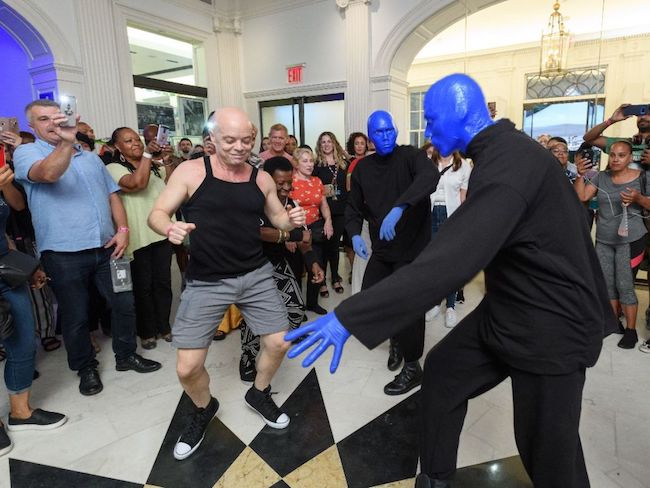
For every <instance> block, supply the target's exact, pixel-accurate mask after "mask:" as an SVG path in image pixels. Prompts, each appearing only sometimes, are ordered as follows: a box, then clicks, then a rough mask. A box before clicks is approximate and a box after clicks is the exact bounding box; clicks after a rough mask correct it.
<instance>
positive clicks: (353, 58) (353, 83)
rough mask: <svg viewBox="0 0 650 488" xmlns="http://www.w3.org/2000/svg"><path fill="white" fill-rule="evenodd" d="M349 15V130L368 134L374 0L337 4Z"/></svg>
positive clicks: (347, 120) (347, 35)
mask: <svg viewBox="0 0 650 488" xmlns="http://www.w3.org/2000/svg"><path fill="white" fill-rule="evenodd" d="M336 4H337V5H338V7H339V8H341V9H342V10H344V13H345V40H346V50H345V67H346V75H347V90H346V93H345V130H346V133H348V134H349V133H351V132H354V131H361V132H364V133H365V132H366V130H367V129H366V126H367V120H368V115H370V10H369V5H370V0H336Z"/></svg>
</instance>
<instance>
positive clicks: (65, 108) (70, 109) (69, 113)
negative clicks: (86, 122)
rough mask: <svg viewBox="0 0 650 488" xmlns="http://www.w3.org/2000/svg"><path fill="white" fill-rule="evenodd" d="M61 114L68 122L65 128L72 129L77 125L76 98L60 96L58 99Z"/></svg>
mask: <svg viewBox="0 0 650 488" xmlns="http://www.w3.org/2000/svg"><path fill="white" fill-rule="evenodd" d="M60 105H61V113H62V114H63V115H65V116H66V117H67V118H68V120H67V121H66V123H65V127H74V126H76V125H77V97H73V96H72V95H61V99H60Z"/></svg>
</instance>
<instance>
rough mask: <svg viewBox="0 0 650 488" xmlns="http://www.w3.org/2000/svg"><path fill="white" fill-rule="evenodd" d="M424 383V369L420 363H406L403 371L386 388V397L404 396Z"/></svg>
mask: <svg viewBox="0 0 650 488" xmlns="http://www.w3.org/2000/svg"><path fill="white" fill-rule="evenodd" d="M421 383H422V368H421V367H420V363H419V362H418V361H413V362H410V363H404V367H403V368H402V371H400V372H399V374H398V375H397V376H395V379H394V380H393V381H391V382H390V383H388V384H387V385H386V386H384V393H386V395H403V394H404V393H407V392H409V391H411V390H412V389H413V388H415V387H416V386H419V385H420V384H421Z"/></svg>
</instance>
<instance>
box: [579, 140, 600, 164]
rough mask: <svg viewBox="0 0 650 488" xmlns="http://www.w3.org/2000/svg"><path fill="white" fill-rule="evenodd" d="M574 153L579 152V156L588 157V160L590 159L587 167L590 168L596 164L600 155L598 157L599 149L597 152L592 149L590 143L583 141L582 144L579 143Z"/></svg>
mask: <svg viewBox="0 0 650 488" xmlns="http://www.w3.org/2000/svg"><path fill="white" fill-rule="evenodd" d="M576 154H579V155H580V157H582V158H584V159H588V160H589V161H591V162H590V163H589V166H588V167H589V168H592V167H594V166H596V165H597V163H598V162H599V161H597V160H600V157H599V156H600V151H599V152H598V153H596V151H594V148H593V147H592V145H591V144H589V143H587V142H583V143H582V144H580V147H579V148H578V150H577V151H576Z"/></svg>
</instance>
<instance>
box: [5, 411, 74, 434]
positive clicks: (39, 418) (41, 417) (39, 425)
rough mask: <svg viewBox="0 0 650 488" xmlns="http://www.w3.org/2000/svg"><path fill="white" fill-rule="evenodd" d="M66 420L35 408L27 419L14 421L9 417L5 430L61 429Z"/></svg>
mask: <svg viewBox="0 0 650 488" xmlns="http://www.w3.org/2000/svg"><path fill="white" fill-rule="evenodd" d="M67 420H68V417H66V416H65V415H63V414H62V413H56V412H48V411H46V410H41V409H40V408H37V409H36V410H34V411H33V412H32V416H31V417H29V418H28V419H15V418H13V417H12V416H11V415H9V421H8V422H7V429H9V430H10V431H12V432H14V431H16V430H53V429H56V428H57V427H61V426H62V425H63V424H65V423H66V422H67Z"/></svg>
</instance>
